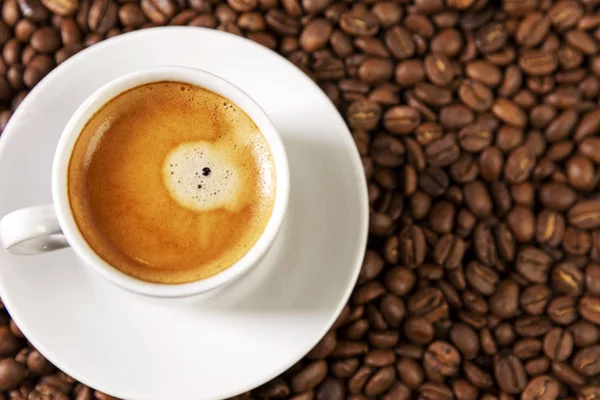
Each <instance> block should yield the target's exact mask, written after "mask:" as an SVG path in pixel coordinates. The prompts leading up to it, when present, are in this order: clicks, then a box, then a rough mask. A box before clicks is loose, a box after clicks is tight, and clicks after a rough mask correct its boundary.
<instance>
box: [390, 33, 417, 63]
mask: <svg viewBox="0 0 600 400" xmlns="http://www.w3.org/2000/svg"><path fill="white" fill-rule="evenodd" d="M385 45H386V46H387V48H388V50H389V51H390V53H391V54H392V56H394V57H395V58H396V59H398V60H403V59H406V58H411V57H412V56H413V55H414V54H415V43H414V42H413V39H412V37H411V35H410V33H409V32H408V30H406V29H405V28H403V27H401V26H395V27H393V28H391V29H390V30H388V31H387V32H386V33H385Z"/></svg>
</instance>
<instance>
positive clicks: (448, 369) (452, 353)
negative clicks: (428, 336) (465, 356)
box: [423, 341, 461, 376]
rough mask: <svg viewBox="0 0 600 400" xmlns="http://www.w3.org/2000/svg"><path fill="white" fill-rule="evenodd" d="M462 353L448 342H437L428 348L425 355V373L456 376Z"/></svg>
mask: <svg viewBox="0 0 600 400" xmlns="http://www.w3.org/2000/svg"><path fill="white" fill-rule="evenodd" d="M460 361H461V357H460V353H459V352H458V351H457V350H456V348H455V347H454V346H452V345H451V344H449V343H447V342H443V341H436V342H433V343H432V344H431V345H429V347H428V348H427V351H426V352H425V354H424V355H423V364H424V367H425V371H426V373H427V374H428V375H430V374H441V375H442V376H451V375H454V374H455V373H456V371H457V369H458V366H459V364H460Z"/></svg>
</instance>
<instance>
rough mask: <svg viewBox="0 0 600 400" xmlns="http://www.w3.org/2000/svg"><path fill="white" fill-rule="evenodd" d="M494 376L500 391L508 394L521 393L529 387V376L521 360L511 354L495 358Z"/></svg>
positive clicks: (503, 354)
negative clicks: (526, 386)
mask: <svg viewBox="0 0 600 400" xmlns="http://www.w3.org/2000/svg"><path fill="white" fill-rule="evenodd" d="M494 376H495V378H496V382H497V383H498V386H499V387H500V389H502V390H503V391H504V392H506V393H508V394H517V393H520V392H522V391H523V389H525V385H527V376H526V375H525V369H524V368H523V364H522V363H521V360H519V359H518V358H517V357H516V356H515V355H513V354H510V353H502V354H499V355H497V356H495V357H494Z"/></svg>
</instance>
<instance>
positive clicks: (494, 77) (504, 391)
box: [0, 0, 600, 400]
mask: <svg viewBox="0 0 600 400" xmlns="http://www.w3.org/2000/svg"><path fill="white" fill-rule="evenodd" d="M0 4H1V21H0V46H1V48H2V54H1V56H2V57H1V58H0V108H1V110H0V129H4V127H5V125H6V123H7V121H8V120H9V118H10V116H11V114H12V112H13V111H14V110H15V109H16V108H17V107H18V106H19V103H20V102H21V101H22V100H23V98H25V96H27V93H28V91H29V90H30V89H31V88H33V87H34V86H35V85H36V84H37V83H38V82H39V81H40V80H41V79H42V78H43V77H44V76H45V75H46V74H47V73H48V72H50V71H51V70H52V69H53V68H54V67H56V66H57V65H58V64H60V63H62V62H63V61H64V60H66V59H67V58H69V57H70V56H72V55H73V54H75V53H77V52H79V51H81V50H82V49H84V48H86V47H89V46H91V45H93V44H95V43H97V42H100V41H102V40H104V39H106V38H110V37H112V36H116V35H119V34H121V33H124V32H128V31H132V30H136V29H142V28H147V27H152V26H158V25H189V26H199V27H207V28H215V29H219V30H223V31H227V32H230V33H233V34H237V35H242V36H245V37H247V38H249V39H250V40H253V41H256V42H258V43H260V44H262V45H264V46H267V47H269V48H271V49H273V50H275V51H277V52H279V53H280V54H281V55H283V56H284V57H286V58H287V59H289V60H290V61H291V62H293V63H294V64H296V65H297V66H298V67H299V68H301V69H302V70H303V71H304V72H305V73H306V74H308V75H309V76H310V77H312V78H313V79H314V80H315V81H316V82H317V83H318V84H319V85H320V86H321V87H322V88H323V90H324V91H325V92H326V93H327V95H328V96H329V97H330V98H331V100H332V102H333V103H334V104H335V105H336V106H337V107H338V108H339V110H340V112H341V113H342V115H343V116H344V117H345V118H346V121H347V123H348V125H349V126H350V129H351V131H352V135H353V137H354V139H355V141H356V145H357V147H358V150H359V152H360V154H361V156H362V160H363V165H364V170H365V175H366V177H367V179H368V182H369V183H368V185H369V200H370V205H371V215H370V226H369V233H370V236H369V245H368V250H367V253H366V257H365V260H364V262H363V266H362V270H361V273H360V277H359V282H358V284H357V287H356V289H355V290H354V293H353V295H352V297H351V300H350V302H349V303H348V305H346V307H345V308H344V310H343V312H342V314H341V315H340V317H339V318H338V320H337V322H336V323H335V326H334V327H333V328H332V329H331V331H330V332H329V333H327V335H325V337H324V338H323V339H322V340H321V342H320V343H319V344H318V345H317V346H316V347H315V348H314V349H313V350H312V351H311V352H310V353H309V354H308V355H307V356H306V357H305V359H303V360H302V361H300V362H299V363H297V364H296V365H295V366H293V367H292V368H291V369H290V370H289V371H287V372H286V373H284V374H283V375H282V376H281V377H278V378H276V379H275V380H273V381H272V382H269V383H267V384H265V385H264V386H262V387H260V388H257V389H256V390H254V391H252V392H250V393H246V394H243V395H241V396H238V399H275V398H293V399H295V400H312V399H316V400H337V399H344V398H348V399H352V400H363V399H371V398H373V399H375V398H381V399H385V400H403V399H417V398H418V399H423V400H445V399H453V398H454V399H459V400H471V399H485V400H495V399H498V400H508V399H518V398H521V399H523V400H531V399H536V400H548V399H558V398H561V399H578V400H597V399H600V327H599V324H600V197H599V194H598V193H599V189H600V103H599V100H598V97H599V94H600V54H599V46H600V0H558V1H550V0H501V1H500V0H411V1H409V0H383V1H373V0H360V1H358V0H357V1H350V0H338V1H334V0H227V1H219V0H141V1H137V0H133V1H129V0H119V1H117V0H2V2H1V3H0ZM241 68H243V66H241ZM290 112H293V110H291V111H290ZM0 357H1V359H0V390H1V391H2V392H1V393H0V400H5V399H12V400H21V399H27V400H62V399H77V400H87V399H98V400H105V399H111V397H110V396H107V395H105V394H103V393H100V392H97V391H94V390H93V389H90V388H88V387H86V386H84V385H83V384H81V383H78V382H76V381H74V380H73V379H72V378H70V377H69V376H67V375H66V374H64V373H62V372H60V371H58V370H57V369H56V368H55V367H54V366H53V365H52V364H51V363H50V362H48V361H47V360H46V359H45V358H44V356H43V355H41V354H40V353H39V352H38V351H37V350H36V349H35V348H33V347H32V346H31V345H30V344H29V343H28V342H27V340H26V338H24V337H23V335H22V334H21V332H20V331H19V328H18V327H17V326H16V325H15V323H14V322H13V321H12V320H11V319H10V316H9V315H8V313H7V312H6V310H2V311H1V312H0ZM90 362H93V360H90Z"/></svg>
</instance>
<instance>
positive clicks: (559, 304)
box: [546, 296, 577, 325]
mask: <svg viewBox="0 0 600 400" xmlns="http://www.w3.org/2000/svg"><path fill="white" fill-rule="evenodd" d="M546 313H547V314H548V316H549V317H550V319H551V320H552V321H554V322H555V323H557V324H559V325H569V324H572V323H573V322H575V320H576V319H577V308H576V306H575V300H574V299H573V298H572V297H568V296H561V297H556V298H554V299H553V300H552V301H550V303H549V304H548V308H547V309H546Z"/></svg>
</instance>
